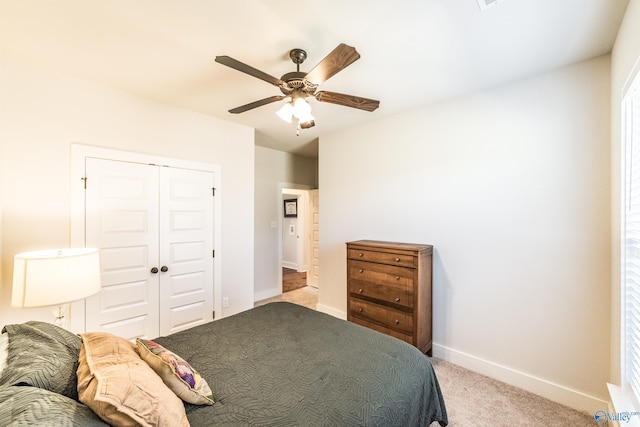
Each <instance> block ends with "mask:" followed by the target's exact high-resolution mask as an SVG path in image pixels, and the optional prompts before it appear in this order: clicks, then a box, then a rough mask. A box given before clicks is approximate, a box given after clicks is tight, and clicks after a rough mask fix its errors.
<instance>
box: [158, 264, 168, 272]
mask: <svg viewBox="0 0 640 427" xmlns="http://www.w3.org/2000/svg"><path fill="white" fill-rule="evenodd" d="M160 271H162V272H163V273H165V272H167V271H169V267H167V266H166V265H163V266H162V267H160Z"/></svg>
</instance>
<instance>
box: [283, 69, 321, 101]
mask: <svg viewBox="0 0 640 427" xmlns="http://www.w3.org/2000/svg"><path fill="white" fill-rule="evenodd" d="M306 75H307V73H304V72H302V71H292V72H290V73H286V74H284V75H283V76H282V77H281V78H280V80H282V81H283V82H285V84H286V86H281V87H280V91H281V92H282V93H283V94H285V95H289V94H290V93H291V92H293V91H294V90H302V91H304V92H306V93H309V94H312V93H313V92H315V90H316V88H317V85H314V84H313V83H310V82H308V81H307V80H306V79H305V76H306Z"/></svg>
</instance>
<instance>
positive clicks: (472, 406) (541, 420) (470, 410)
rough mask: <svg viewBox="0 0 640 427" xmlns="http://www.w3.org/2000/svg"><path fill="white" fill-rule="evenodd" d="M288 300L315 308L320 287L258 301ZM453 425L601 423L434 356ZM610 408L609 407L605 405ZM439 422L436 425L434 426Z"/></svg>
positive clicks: (577, 426) (571, 425)
mask: <svg viewBox="0 0 640 427" xmlns="http://www.w3.org/2000/svg"><path fill="white" fill-rule="evenodd" d="M273 301H288V302H292V303H296V304H300V305H304V306H305V307H309V308H312V309H314V310H315V308H316V304H317V302H318V290H317V289H316V288H312V287H310V286H306V287H304V288H302V289H297V290H295V291H291V292H286V293H284V294H282V295H279V296H277V297H274V298H269V299H266V300H263V301H258V302H256V303H255V306H256V307H257V306H259V305H263V304H266V303H269V302H273ZM430 360H431V364H432V365H433V369H434V370H435V371H436V376H437V377H438V381H439V383H440V388H441V389H442V394H443V396H444V401H445V404H446V406H447V412H448V415H449V426H451V427H533V426H535V427H539V426H553V427H582V426H585V427H586V426H591V427H593V426H598V425H602V424H597V423H596V422H595V420H594V418H593V414H587V413H582V412H578V411H576V410H574V409H571V408H568V407H566V406H563V405H560V404H559V403H556V402H553V401H551V400H548V399H545V398H543V397H540V396H537V395H535V394H533V393H529V392H527V391H524V390H522V389H519V388H517V387H513V386H511V385H508V384H505V383H502V382H500V381H497V380H494V379H492V378H489V377H486V376H484V375H480V374H477V373H475V372H472V371H470V370H468V369H465V368H462V367H460V366H458V365H454V364H453V363H449V362H445V361H443V360H440V359H437V358H431V359H430ZM603 409H604V410H606V409H607V408H603ZM438 425H439V424H438V423H434V424H432V426H433V427H435V426H438Z"/></svg>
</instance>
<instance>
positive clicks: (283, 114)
mask: <svg viewBox="0 0 640 427" xmlns="http://www.w3.org/2000/svg"><path fill="white" fill-rule="evenodd" d="M289 58H291V60H292V61H293V63H294V64H296V71H293V72H290V73H286V74H284V75H283V76H282V77H280V78H276V77H274V76H271V75H269V74H267V73H265V72H262V71H260V70H258V69H256V68H253V67H251V66H249V65H247V64H244V63H242V62H240V61H238V60H236V59H233V58H231V57H229V56H216V62H218V63H220V64H223V65H226V66H227V67H231V68H233V69H235V70H238V71H242V72H243V73H246V74H249V75H250V76H253V77H256V78H258V79H260V80H264V81H265V82H267V83H271V84H272V85H274V86H277V87H278V88H280V91H281V92H282V93H283V94H282V95H275V96H270V97H268V98H265V99H261V100H259V101H254V102H251V103H249V104H246V105H242V106H240V107H236V108H233V109H231V110H229V112H230V113H232V114H238V113H244V112H245V111H249V110H252V109H254V108H257V107H261V106H263V105H267V104H271V103H272V102H276V101H280V100H283V99H285V98H291V99H290V100H289V101H288V102H287V103H286V104H284V105H283V106H282V108H280V110H279V111H278V112H277V114H278V116H279V117H280V118H282V119H283V120H285V121H287V122H289V123H291V121H292V120H293V118H296V119H298V131H299V130H300V129H308V128H310V127H313V126H315V119H314V117H313V116H312V115H311V106H310V105H309V104H308V102H307V101H306V99H305V98H307V97H314V98H315V99H317V100H318V101H320V102H329V103H332V104H338V105H343V106H345V107H351V108H358V109H360V110H365V111H374V110H375V109H376V108H378V106H379V105H380V101H376V100H374V99H368V98H362V97H359V96H353V95H346V94H343V93H337V92H328V91H324V90H321V91H317V89H318V86H319V85H320V84H321V83H324V82H325V81H327V80H328V79H329V78H331V77H332V76H334V75H335V74H336V73H338V72H339V71H341V70H343V69H344V68H346V67H348V66H349V65H351V64H352V63H354V62H355V61H357V60H358V59H359V58H360V54H359V53H358V52H357V51H356V49H355V48H353V47H351V46H347V45H346V44H344V43H340V44H339V45H338V46H337V47H336V48H335V49H333V50H332V51H331V52H330V53H329V54H328V55H327V56H326V57H325V58H324V59H323V60H322V61H320V63H318V65H316V66H315V67H314V68H313V69H312V70H311V71H309V72H308V73H305V72H302V71H300V64H302V63H303V62H304V60H305V59H307V52H305V51H304V50H302V49H292V50H291V51H290V52H289Z"/></svg>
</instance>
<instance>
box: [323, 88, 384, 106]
mask: <svg viewBox="0 0 640 427" xmlns="http://www.w3.org/2000/svg"><path fill="white" fill-rule="evenodd" d="M315 97H316V99H317V100H318V101H320V102H330V103H332V104H338V105H344V106H345V107H352V108H359V109H360V110H365V111H375V109H376V108H378V107H379V106H380V101H376V100H375V99H368V98H362V97H360V96H353V95H345V94H344V93H337V92H327V91H320V92H316V94H315Z"/></svg>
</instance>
